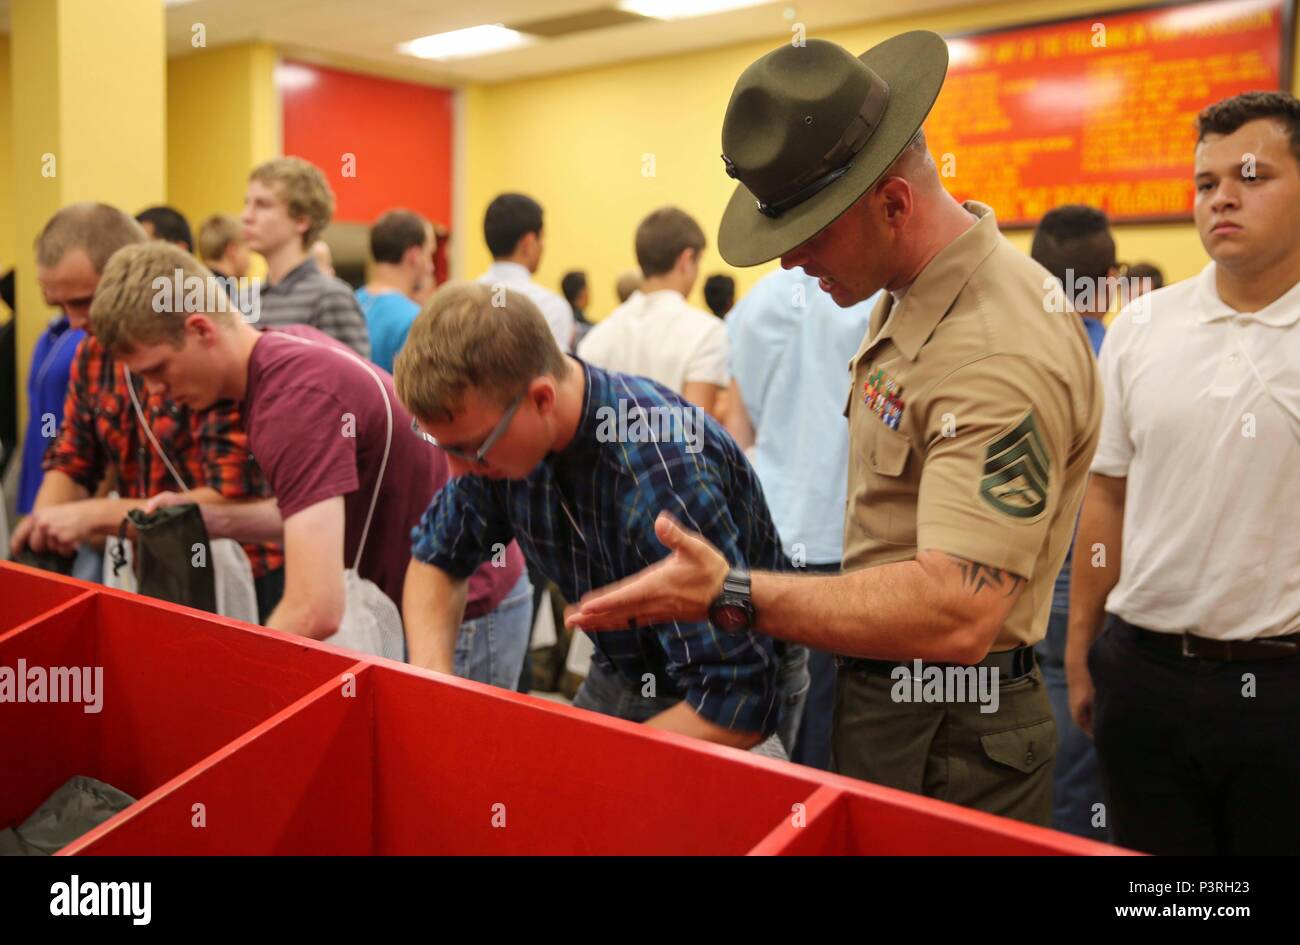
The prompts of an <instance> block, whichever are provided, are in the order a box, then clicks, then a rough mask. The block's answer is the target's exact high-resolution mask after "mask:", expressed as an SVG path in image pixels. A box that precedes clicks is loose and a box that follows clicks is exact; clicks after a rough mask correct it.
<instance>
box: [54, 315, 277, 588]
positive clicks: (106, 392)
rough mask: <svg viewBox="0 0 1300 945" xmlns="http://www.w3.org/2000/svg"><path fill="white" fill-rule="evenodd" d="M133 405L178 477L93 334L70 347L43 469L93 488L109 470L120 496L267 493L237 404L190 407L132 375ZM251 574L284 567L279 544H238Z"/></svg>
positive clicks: (121, 373) (122, 370) (120, 371)
mask: <svg viewBox="0 0 1300 945" xmlns="http://www.w3.org/2000/svg"><path fill="white" fill-rule="evenodd" d="M132 381H133V382H134V384H135V389H136V396H137V397H138V398H139V400H140V407H141V409H143V411H144V415H145V417H146V418H147V419H148V421H149V428H150V429H151V430H152V431H153V435H154V437H155V438H157V440H158V444H159V445H160V446H161V447H162V448H163V450H164V451H165V452H166V454H167V458H168V459H169V460H170V461H171V463H172V464H173V465H174V466H175V468H176V472H177V473H179V474H180V476H181V478H182V479H184V480H185V484H184V487H182V486H181V484H179V483H177V482H176V480H175V479H174V478H173V477H172V474H171V472H170V471H169V470H168V469H167V464H166V463H164V462H163V461H162V460H161V459H159V457H158V453H157V451H155V450H154V448H153V446H152V445H151V444H150V442H149V439H148V437H146V436H145V435H144V431H143V430H142V429H141V428H140V423H139V421H138V419H137V418H136V415H135V408H134V407H133V406H132V405H131V394H130V391H129V390H128V389H127V380H126V367H125V365H119V364H116V363H115V362H114V361H113V359H112V358H111V357H110V356H109V354H108V352H107V351H105V350H104V349H103V347H102V346H101V345H100V344H99V342H97V341H96V340H95V339H94V338H93V337H87V338H86V339H85V340H84V341H82V342H81V345H80V346H79V347H78V348H77V353H76V356H75V357H74V358H73V361H72V372H71V374H70V376H69V379H68V399H67V401H66V403H65V405H64V408H63V427H62V429H61V430H60V431H59V438H58V439H57V440H56V441H55V442H54V444H53V445H52V446H51V447H50V449H49V451H48V452H47V453H46V454H45V468H46V470H58V471H59V472H61V473H63V474H64V475H66V476H69V477H70V478H71V479H72V480H73V481H74V482H76V483H78V484H79V485H81V486H83V487H84V488H85V489H86V490H87V491H89V492H94V491H95V489H96V488H97V487H98V486H99V483H100V482H101V481H102V480H103V478H104V476H105V475H106V474H107V473H108V470H109V468H110V467H111V468H114V469H116V470H117V491H118V492H119V493H121V495H122V496H124V497H125V498H128V499H144V498H148V497H149V496H153V495H157V494H158V493H160V492H168V491H172V492H176V491H181V490H182V488H189V489H195V488H198V487H200V486H208V487H210V488H212V489H215V490H216V491H217V492H219V493H220V494H221V495H223V496H225V497H227V498H230V499H243V498H254V497H261V496H268V495H270V491H269V490H268V489H267V486H266V481H265V480H264V479H263V478H262V471H261V470H260V469H258V467H257V463H256V462H254V461H253V456H252V454H251V453H249V451H248V436H247V434H246V433H245V432H244V421H243V417H242V416H241V415H240V412H239V409H238V408H237V407H236V406H235V405H234V404H233V403H231V402H229V401H223V402H221V403H219V404H216V405H215V406H213V407H211V408H209V409H207V410H199V411H196V410H190V409H189V408H188V407H182V406H181V405H179V404H174V403H171V402H169V401H166V400H164V399H163V398H162V397H159V396H157V395H153V394H149V393H148V392H147V391H146V390H145V389H144V385H143V384H142V383H141V381H140V379H139V378H136V377H133V378H132ZM244 550H245V551H247V552H248V559H249V562H250V563H251V564H252V567H253V575H254V576H255V577H261V576H262V575H263V574H265V573H266V572H267V571H273V570H275V569H276V568H279V567H281V566H283V564H284V552H283V549H282V548H281V547H280V546H279V545H270V544H268V545H252V544H249V545H244Z"/></svg>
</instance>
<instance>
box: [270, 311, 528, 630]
mask: <svg viewBox="0 0 1300 945" xmlns="http://www.w3.org/2000/svg"><path fill="white" fill-rule="evenodd" d="M304 342H310V344H308V343H304ZM369 366H370V368H371V369H373V371H374V372H375V374H377V375H378V376H379V378H380V380H382V381H383V384H384V389H385V391H387V393H388V400H389V403H391V404H392V408H393V439H392V447H391V448H390V450H389V454H388V468H387V471H386V472H385V474H384V484H383V486H382V487H381V488H380V490H379V500H378V502H376V504H375V514H374V518H373V519H372V520H371V523H370V532H369V534H368V535H367V537H366V547H365V552H364V553H363V554H362V556H361V563H360V566H359V567H358V569H357V570H358V571H359V572H360V574H361V576H362V577H363V578H366V579H367V580H370V581H373V582H374V583H375V584H377V585H379V587H381V588H382V589H383V591H384V593H386V594H387V595H388V596H389V597H391V598H392V599H393V602H394V603H396V604H397V606H398V608H399V609H400V608H401V606H402V584H403V582H404V581H405V579H406V566H407V564H408V563H409V562H410V560H411V529H412V528H414V527H415V526H416V525H417V524H418V523H419V521H420V516H421V515H422V514H424V510H425V509H426V508H427V507H428V505H429V503H430V502H431V501H432V500H433V497H434V495H436V494H437V492H438V491H439V490H440V489H441V488H442V487H443V486H444V485H445V484H446V483H447V479H448V477H449V475H450V474H449V471H448V468H447V457H446V455H445V454H444V453H443V452H442V450H440V449H438V448H436V447H434V446H432V445H431V444H429V443H426V442H424V441H423V440H421V439H420V438H419V437H417V436H415V434H413V433H412V432H411V415H410V414H408V413H407V412H406V410H405V408H403V407H402V404H401V402H400V401H399V400H398V399H397V394H396V393H395V392H394V390H393V379H392V377H391V376H390V375H389V374H388V373H387V372H386V371H385V370H384V369H383V368H380V367H376V366H375V365H373V364H372V365H369ZM244 409H245V417H246V423H247V429H248V442H249V447H250V449H251V451H252V453H253V456H254V457H255V458H256V460H257V465H258V466H260V467H261V469H262V472H263V474H264V475H265V476H266V480H267V482H268V483H270V486H271V492H272V493H273V494H274V495H275V500H276V503H277V504H278V505H279V507H280V515H281V517H283V518H285V519H287V518H289V517H290V516H292V515H294V514H295V513H298V512H301V511H302V510H303V509H305V508H308V507H309V506H312V505H315V504H316V503H317V502H323V501H325V500H326V499H332V498H334V497H335V496H340V495H341V496H343V508H344V514H345V517H346V521H345V527H344V533H343V548H344V555H343V564H344V566H345V567H348V568H350V567H352V566H353V565H354V564H355V563H356V555H357V546H358V544H359V543H360V541H361V530H362V528H364V527H365V523H366V514H367V513H368V512H369V510H370V502H371V499H372V497H373V495H374V491H375V480H376V478H377V477H378V475H379V467H380V464H381V463H382V462H383V458H384V444H385V442H386V440H387V438H388V418H387V414H386V413H385V410H384V399H383V396H382V395H381V394H380V392H379V387H378V385H376V384H375V380H374V377H373V376H372V375H371V373H370V371H367V370H366V368H365V366H363V363H362V362H361V361H360V360H359V359H358V358H357V356H356V355H355V354H353V352H352V351H351V350H350V349H349V348H347V347H345V346H343V345H341V344H339V343H338V342H337V341H335V340H334V339H332V338H330V337H329V336H328V335H326V334H324V333H322V332H320V331H317V330H316V329H315V328H310V327H308V326H306V325H289V326H286V327H284V328H275V329H268V330H267V331H264V332H263V333H262V337H261V338H260V339H259V340H258V342H257V344H256V345H255V346H254V348H253V353H252V356H251V357H250V358H249V362H248V389H247V391H246V393H245V395H244ZM522 570H523V556H522V555H521V554H520V553H519V546H518V545H516V544H515V543H514V542H511V543H510V546H509V548H507V549H506V554H505V566H504V567H493V566H492V564H491V562H488V563H487V564H485V565H483V566H482V567H481V568H479V569H478V570H477V571H475V572H474V574H473V575H472V576H471V577H470V581H469V600H468V603H467V604H466V608H465V616H466V617H467V618H470V617H477V616H480V615H482V614H485V613H487V612H488V611H490V610H492V609H494V608H495V607H496V606H497V605H498V604H500V603H501V601H502V600H504V599H505V596H506V594H508V593H509V592H510V589H511V588H512V587H514V585H515V582H516V581H518V580H519V575H520V573H521V571H522Z"/></svg>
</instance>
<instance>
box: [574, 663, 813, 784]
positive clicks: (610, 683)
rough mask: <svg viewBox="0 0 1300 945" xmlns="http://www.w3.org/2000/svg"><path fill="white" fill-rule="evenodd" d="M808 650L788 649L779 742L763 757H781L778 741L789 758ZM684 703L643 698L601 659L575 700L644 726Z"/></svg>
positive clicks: (781, 681) (804, 693)
mask: <svg viewBox="0 0 1300 945" xmlns="http://www.w3.org/2000/svg"><path fill="white" fill-rule="evenodd" d="M808 684H809V679H808V650H807V648H806V647H802V646H793V645H788V646H787V647H786V654H785V657H784V658H783V659H782V660H781V665H780V667H779V668H778V670H777V686H778V687H779V689H780V695H779V698H780V704H779V705H778V707H777V708H778V712H779V716H778V722H777V731H776V733H775V735H776V736H777V738H776V739H769V741H771V742H772V743H773V744H772V745H769V744H768V743H767V742H763V743H761V744H760V745H759V746H758V747H759V748H760V749H762V750H761V753H762V754H768V755H772V757H779V754H778V753H774V752H773V751H772V748H773V746H774V744H775V742H776V741H780V743H781V745H780V747H781V748H782V749H784V750H785V756H786V757H787V758H788V757H789V749H788V748H786V747H785V746H786V745H787V744H788V743H787V742H786V739H787V738H789V739H790V741H791V742H792V741H793V740H794V736H795V733H796V732H798V731H799V723H800V721H801V720H802V719H803V707H804V702H805V701H806V700H807V698H808ZM681 701H682V700H681V699H680V698H678V697H677V696H676V695H670V696H643V695H641V687H640V686H639V685H634V684H633V683H632V682H630V681H628V680H625V679H623V677H622V676H620V675H619V674H618V673H616V672H614V671H613V670H611V669H605V668H604V667H603V666H602V665H601V663H600V661H599V660H598V659H593V660H592V661H591V669H590V670H589V671H588V673H587V678H586V679H584V680H583V681H582V686H581V687H580V688H579V689H578V694H577V695H576V696H574V698H573V704H574V706H575V707H576V708H579V709H587V710H589V711H591V712H599V713H601V714H602V715H612V716H615V717H616V718H620V719H627V720H628V721H630V722H644V721H646V720H647V719H651V718H654V717H655V716H656V715H658V714H659V713H660V712H663V711H665V710H666V709H671V708H672V707H673V706H675V705H677V703H679V702H681Z"/></svg>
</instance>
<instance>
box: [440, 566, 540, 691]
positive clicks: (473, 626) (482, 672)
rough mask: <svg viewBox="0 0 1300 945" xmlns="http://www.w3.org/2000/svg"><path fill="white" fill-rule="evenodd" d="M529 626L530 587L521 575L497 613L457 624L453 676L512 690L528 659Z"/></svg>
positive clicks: (531, 607)
mask: <svg viewBox="0 0 1300 945" xmlns="http://www.w3.org/2000/svg"><path fill="white" fill-rule="evenodd" d="M532 624H533V585H532V584H530V583H529V581H528V575H527V574H521V575H520V576H519V580H518V581H517V582H516V583H515V586H514V587H512V588H511V589H510V593H509V594H507V595H506V597H505V600H503V601H502V602H501V603H500V604H498V605H497V608H496V610H492V611H489V612H488V613H486V614H484V615H483V616H481V617H475V618H474V619H473V620H466V621H465V622H464V623H462V624H461V625H460V633H459V634H458V635H457V637H456V656H455V662H454V664H453V668H454V669H455V671H456V675H457V676H460V677H462V678H464V679H472V680H474V681H475V682H481V683H487V684H489V685H492V686H500V687H501V688H502V689H510V690H514V689H515V687H516V686H517V685H518V683H519V673H520V671H521V670H522V669H523V666H524V660H525V659H526V658H527V656H528V640H529V637H530V635H531V632H532Z"/></svg>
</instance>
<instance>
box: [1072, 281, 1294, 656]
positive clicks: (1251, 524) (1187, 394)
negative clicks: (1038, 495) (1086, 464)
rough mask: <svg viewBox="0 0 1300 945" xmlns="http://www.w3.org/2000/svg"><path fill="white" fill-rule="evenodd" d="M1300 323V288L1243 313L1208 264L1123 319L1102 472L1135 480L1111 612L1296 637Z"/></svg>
mask: <svg viewBox="0 0 1300 945" xmlns="http://www.w3.org/2000/svg"><path fill="white" fill-rule="evenodd" d="M1298 321H1300V284H1297V285H1295V286H1293V287H1292V288H1291V289H1290V291H1288V292H1287V293H1286V294H1285V295H1283V296H1282V297H1281V298H1279V299H1278V300H1277V301H1275V302H1273V303H1272V304H1271V305H1269V306H1267V307H1266V308H1264V309H1261V310H1260V311H1258V312H1254V313H1244V312H1243V313H1239V312H1236V311H1234V310H1233V309H1231V308H1229V307H1228V306H1227V305H1226V304H1225V303H1224V302H1223V301H1222V300H1221V299H1220V298H1219V296H1218V292H1217V291H1216V290H1215V282H1214V264H1213V263H1210V264H1209V265H1208V266H1206V267H1205V269H1204V270H1203V271H1202V272H1201V274H1200V275H1199V276H1196V277H1195V278H1193V279H1188V280H1187V281H1185V282H1180V283H1177V284H1175V285H1172V286H1168V287H1166V288H1164V289H1158V290H1156V291H1155V292H1152V293H1149V294H1147V295H1144V296H1142V297H1141V298H1139V299H1137V300H1135V301H1134V302H1133V303H1131V304H1130V305H1128V306H1127V307H1126V308H1125V309H1124V310H1123V311H1121V312H1120V313H1119V315H1118V316H1116V318H1115V321H1114V323H1113V324H1112V325H1111V327H1110V330H1109V331H1108V332H1107V333H1106V340H1105V342H1104V343H1103V344H1102V348H1101V357H1100V365H1101V376H1102V382H1103V384H1104V386H1105V394H1106V407H1105V413H1104V415H1103V418H1102V425H1101V439H1100V442H1099V443H1098V446H1097V453H1096V456H1095V457H1094V458H1093V462H1092V471H1093V472H1095V473H1100V474H1102V475H1106V476H1116V477H1127V479H1128V483H1127V492H1126V499H1125V505H1124V547H1123V557H1122V562H1121V567H1120V577H1119V582H1118V583H1117V584H1116V586H1115V588H1114V589H1113V590H1112V591H1111V593H1110V596H1109V597H1108V598H1107V601H1106V609H1107V610H1108V611H1110V612H1111V613H1115V614H1118V615H1119V616H1120V617H1122V618H1123V619H1125V620H1127V621H1128V622H1129V623H1133V624H1136V625H1138V626H1141V627H1146V628H1148V629H1151V630H1160V631H1168V632H1183V631H1186V632H1189V633H1195V634H1197V635H1198V636H1205V637H1213V638H1215V639H1219V640H1250V639H1255V638H1259V637H1271V636H1278V635H1282V634H1288V633H1296V632H1298V631H1300V327H1298V326H1297V322H1298ZM1078 554H1079V555H1091V554H1093V552H1092V551H1091V550H1090V549H1082V548H1081V549H1079V550H1078Z"/></svg>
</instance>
